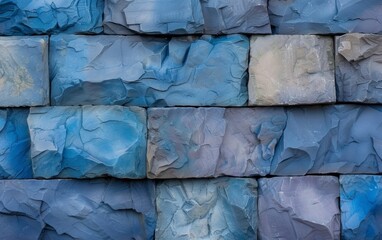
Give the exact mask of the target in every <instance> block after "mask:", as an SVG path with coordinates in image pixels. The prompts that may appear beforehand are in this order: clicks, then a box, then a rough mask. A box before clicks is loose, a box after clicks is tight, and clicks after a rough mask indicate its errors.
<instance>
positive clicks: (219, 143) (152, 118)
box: [147, 108, 286, 178]
mask: <svg viewBox="0 0 382 240" xmlns="http://www.w3.org/2000/svg"><path fill="white" fill-rule="evenodd" d="M285 124H286V114H285V112H284V110H283V109H282V108H266V109H265V108H255V109H253V108H248V109H246V108H227V109H224V108H156V109H155V108H154V109H149V110H148V129H149V137H148V138H149V139H148V150H147V159H148V177H150V178H190V177H193V178H194V177H217V176H223V175H228V176H253V175H265V174H268V173H269V170H270V164H271V160H272V158H273V155H274V150H275V146H276V144H277V143H278V141H279V138H280V136H281V134H282V131H283V129H284V127H285Z"/></svg>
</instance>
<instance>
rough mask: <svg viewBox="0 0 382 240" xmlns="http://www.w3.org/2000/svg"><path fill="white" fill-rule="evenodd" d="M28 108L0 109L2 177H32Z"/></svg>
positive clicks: (0, 164) (0, 171) (0, 162)
mask: <svg viewBox="0 0 382 240" xmlns="http://www.w3.org/2000/svg"><path fill="white" fill-rule="evenodd" d="M28 112H29V111H28V110H27V109H0V179H4V178H32V167H31V158H30V138H29V132H28V125H27V117H28Z"/></svg>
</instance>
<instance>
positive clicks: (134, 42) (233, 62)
mask: <svg viewBox="0 0 382 240" xmlns="http://www.w3.org/2000/svg"><path fill="white" fill-rule="evenodd" d="M248 51H249V40H248V38H247V37H245V36H242V35H230V36H222V37H211V36H207V35H205V36H202V37H178V38H173V39H171V40H170V39H164V38H161V39H158V38H142V37H138V36H74V35H57V36H53V37H51V51H50V59H51V61H50V72H51V81H52V93H51V100H52V103H53V105H78V104H81V105H86V104H105V105H109V104H120V105H134V106H145V107H147V106H175V105H177V106H179V105H180V106H205V105H207V106H211V105H212V106H215V105H216V106H241V105H243V104H245V103H246V101H247V99H248V95H247V86H246V85H247V79H248V74H247V69H248Z"/></svg>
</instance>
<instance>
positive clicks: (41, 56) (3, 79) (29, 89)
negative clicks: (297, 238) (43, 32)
mask: <svg viewBox="0 0 382 240" xmlns="http://www.w3.org/2000/svg"><path fill="white" fill-rule="evenodd" d="M0 9H1V3H0ZM0 19H1V13H0ZM0 29H1V22H0ZM0 31H1V30H0ZM48 70H49V69H48V37H47V36H34V37H32V36H30V37H0V107H13V106H17V107H19V106H39V105H46V104H49V72H48Z"/></svg>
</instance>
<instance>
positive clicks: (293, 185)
mask: <svg viewBox="0 0 382 240" xmlns="http://www.w3.org/2000/svg"><path fill="white" fill-rule="evenodd" d="M338 198H339V183H338V179H337V178H336V177H332V176H306V177H279V178H261V179H259V205H258V212H259V214H258V215H259V237H260V239H308V240H309V239H312V240H313V239H340V211H339V206H338V205H339V204H338Z"/></svg>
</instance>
